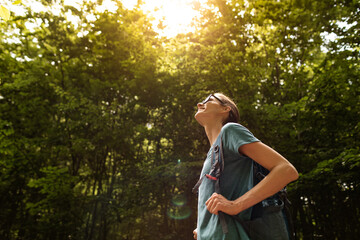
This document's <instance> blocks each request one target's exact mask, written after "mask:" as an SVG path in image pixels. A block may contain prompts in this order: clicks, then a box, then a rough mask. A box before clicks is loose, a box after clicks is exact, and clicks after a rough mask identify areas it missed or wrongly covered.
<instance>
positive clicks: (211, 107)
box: [195, 94, 224, 126]
mask: <svg viewBox="0 0 360 240" xmlns="http://www.w3.org/2000/svg"><path fill="white" fill-rule="evenodd" d="M197 108H198V111H197V113H196V114H195V119H196V120H197V121H198V122H199V123H200V124H201V125H202V126H203V124H204V123H205V121H206V120H208V119H214V118H217V117H220V119H221V117H222V115H223V113H224V106H223V105H222V101H221V99H219V98H218V97H216V96H215V95H213V94H211V95H209V96H208V97H207V98H206V99H205V100H204V101H202V102H200V103H198V104H197Z"/></svg>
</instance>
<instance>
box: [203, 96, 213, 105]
mask: <svg viewBox="0 0 360 240" xmlns="http://www.w3.org/2000/svg"><path fill="white" fill-rule="evenodd" d="M210 98H211V94H210V95H209V96H208V97H207V98H205V100H204V101H202V104H205V103H207V102H208V101H209V100H210Z"/></svg>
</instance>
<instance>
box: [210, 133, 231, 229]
mask: <svg viewBox="0 0 360 240" xmlns="http://www.w3.org/2000/svg"><path fill="white" fill-rule="evenodd" d="M212 153H213V154H212V155H213V156H211V158H212V160H214V164H213V166H214V165H215V166H216V170H215V177H216V181H215V192H216V193H219V194H221V190H220V176H221V174H222V172H223V170H224V167H225V164H224V154H223V147H222V137H221V136H219V137H218V138H217V139H216V142H215V146H214V149H213V152H212ZM218 214H219V219H220V224H221V228H222V230H223V233H224V234H226V233H228V226H227V223H226V219H225V214H224V213H223V212H219V213H218Z"/></svg>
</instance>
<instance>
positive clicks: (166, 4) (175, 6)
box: [122, 0, 206, 37]
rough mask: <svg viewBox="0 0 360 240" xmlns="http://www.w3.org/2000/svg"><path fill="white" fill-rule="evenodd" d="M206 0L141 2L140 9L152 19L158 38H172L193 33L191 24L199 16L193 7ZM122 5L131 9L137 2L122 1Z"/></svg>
mask: <svg viewBox="0 0 360 240" xmlns="http://www.w3.org/2000/svg"><path fill="white" fill-rule="evenodd" d="M205 2H206V0H197V1H194V0H143V4H142V5H141V7H140V8H141V9H142V10H143V11H144V12H145V13H147V14H149V15H150V16H151V17H153V18H154V20H153V21H152V24H153V26H154V29H155V31H156V32H158V33H159V35H160V36H164V37H174V36H176V35H177V34H179V33H187V32H192V31H194V30H195V29H194V27H193V26H191V22H192V20H193V18H194V17H196V16H198V15H199V11H197V10H196V9H195V6H196V5H197V6H199V5H200V4H205ZM122 3H123V5H124V6H125V7H126V8H128V9H132V8H134V7H135V6H136V4H137V0H122ZM161 25H162V26H163V27H162V28H161V27H159V26H161Z"/></svg>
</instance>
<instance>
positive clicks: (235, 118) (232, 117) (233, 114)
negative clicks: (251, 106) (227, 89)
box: [214, 93, 240, 125]
mask: <svg viewBox="0 0 360 240" xmlns="http://www.w3.org/2000/svg"><path fill="white" fill-rule="evenodd" d="M214 95H216V97H218V98H220V99H221V101H222V102H223V103H224V104H223V105H224V106H229V107H230V112H229V116H228V118H227V119H225V121H224V122H223V125H225V124H226V123H228V122H234V123H239V120H240V114H239V109H238V108H237V106H236V104H235V103H234V101H233V100H231V99H230V98H229V97H228V96H226V95H224V94H223V93H215V94H214Z"/></svg>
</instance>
